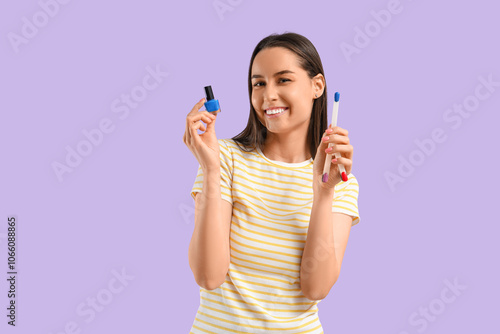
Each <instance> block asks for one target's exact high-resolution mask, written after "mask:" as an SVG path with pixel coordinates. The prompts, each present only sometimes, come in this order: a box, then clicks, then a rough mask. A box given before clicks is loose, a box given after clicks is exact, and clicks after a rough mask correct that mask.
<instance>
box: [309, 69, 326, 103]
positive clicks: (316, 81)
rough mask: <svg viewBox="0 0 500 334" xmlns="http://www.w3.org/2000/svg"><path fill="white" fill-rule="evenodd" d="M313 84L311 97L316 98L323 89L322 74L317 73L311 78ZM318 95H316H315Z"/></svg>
mask: <svg viewBox="0 0 500 334" xmlns="http://www.w3.org/2000/svg"><path fill="white" fill-rule="evenodd" d="M311 81H312V85H313V87H312V88H313V99H317V98H318V97H320V96H321V95H323V92H324V90H325V77H324V76H323V74H321V73H318V74H316V76H315V77H314V78H312V79H311ZM316 95H318V97H316Z"/></svg>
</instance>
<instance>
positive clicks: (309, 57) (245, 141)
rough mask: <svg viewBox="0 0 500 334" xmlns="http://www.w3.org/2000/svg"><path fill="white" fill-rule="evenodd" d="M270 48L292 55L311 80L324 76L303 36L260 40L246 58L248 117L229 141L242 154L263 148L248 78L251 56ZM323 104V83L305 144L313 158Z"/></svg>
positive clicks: (322, 128) (325, 114) (323, 123)
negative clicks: (248, 100)
mask: <svg viewBox="0 0 500 334" xmlns="http://www.w3.org/2000/svg"><path fill="white" fill-rule="evenodd" d="M272 47H283V48H286V49H288V50H290V51H292V52H293V53H295V54H296V55H297V56H298V58H299V66H300V67H301V68H302V69H304V70H305V71H306V72H307V75H308V76H309V78H311V79H312V78H313V77H314V76H316V75H317V74H318V73H321V74H322V75H323V77H324V76H325V72H324V71H323V65H322V63H321V58H320V57H319V54H318V51H317V50H316V48H315V47H314V45H313V44H312V43H311V41H309V39H307V38H306V37H304V36H302V35H299V34H296V33H292V32H287V33H283V34H271V35H269V36H267V37H265V38H264V39H263V40H261V41H260V42H259V44H257V46H256V47H255V49H254V51H253V54H252V58H251V59H250V67H249V69H248V96H249V99H250V114H249V116H248V123H247V126H246V128H245V129H244V130H243V131H242V132H240V133H239V134H238V135H236V136H234V137H233V138H232V139H233V140H234V141H235V142H236V144H237V145H238V146H239V147H240V148H241V149H242V150H244V151H246V152H249V151H253V150H254V149H255V147H259V148H260V149H263V146H264V143H265V140H266V136H267V129H266V127H265V126H264V125H262V123H260V121H259V119H258V118H257V114H256V112H255V109H254V107H253V105H252V79H251V75H252V65H253V61H254V59H255V56H257V54H258V53H259V52H260V51H262V50H264V49H266V48H272ZM325 81H326V79H325ZM327 105H328V104H327V91H326V82H325V87H324V92H323V94H322V95H321V96H320V97H318V98H317V99H315V100H314V102H313V107H312V113H311V118H310V120H309V128H308V130H307V141H308V142H309V149H310V153H311V155H312V158H313V159H314V157H315V156H316V150H317V148H318V146H319V144H320V143H321V136H322V135H323V132H324V131H325V130H326V128H327V127H328V120H327V118H328V111H327Z"/></svg>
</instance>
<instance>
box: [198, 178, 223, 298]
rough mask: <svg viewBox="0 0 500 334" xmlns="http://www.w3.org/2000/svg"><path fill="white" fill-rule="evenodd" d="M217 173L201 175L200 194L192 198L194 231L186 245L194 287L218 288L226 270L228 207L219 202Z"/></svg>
mask: <svg viewBox="0 0 500 334" xmlns="http://www.w3.org/2000/svg"><path fill="white" fill-rule="evenodd" d="M220 178H221V176H220V170H218V171H217V170H214V171H208V172H207V173H204V175H203V190H202V192H201V193H197V195H196V197H195V214H194V221H195V226H194V231H193V236H192V237H191V242H190V244H189V266H190V267H191V270H192V272H193V274H194V277H195V280H196V283H198V285H199V286H201V287H202V288H204V289H207V290H213V289H216V288H218V287H219V286H220V285H221V284H222V283H224V280H225V278H226V274H227V271H228V269H229V261H230V248H229V234H230V229H231V218H232V211H233V210H232V208H233V207H232V205H231V203H229V202H228V201H226V200H223V199H222V198H221V190H220Z"/></svg>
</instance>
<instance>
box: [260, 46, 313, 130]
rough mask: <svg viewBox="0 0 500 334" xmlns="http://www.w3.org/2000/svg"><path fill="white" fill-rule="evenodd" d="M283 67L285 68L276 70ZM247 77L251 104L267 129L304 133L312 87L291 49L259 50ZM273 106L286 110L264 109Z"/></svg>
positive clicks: (311, 98)
mask: <svg viewBox="0 0 500 334" xmlns="http://www.w3.org/2000/svg"><path fill="white" fill-rule="evenodd" d="M283 71H288V72H286V73H280V72H283ZM251 80H252V105H253V107H254V109H255V111H256V112H257V117H258V118H259V120H260V122H261V123H262V124H263V125H264V126H265V127H266V128H267V130H268V131H270V132H272V133H284V132H286V131H290V130H295V129H305V131H306V133H307V128H308V126H309V120H310V118H311V112H312V106H313V99H314V94H315V92H316V91H315V90H314V85H313V81H312V80H311V79H310V78H309V76H308V75H307V72H306V71H305V70H303V69H302V68H301V67H300V66H299V64H298V58H297V56H296V55H295V54H294V53H293V52H292V51H290V50H288V49H285V48H282V47H272V48H268V49H264V50H262V51H260V52H259V53H258V54H257V56H255V58H254V62H253V64H252V74H251ZM319 95H320V94H319V93H318V96H319ZM276 107H282V108H286V110H285V111H282V112H281V113H279V114H274V115H270V114H268V113H267V112H266V109H269V108H276Z"/></svg>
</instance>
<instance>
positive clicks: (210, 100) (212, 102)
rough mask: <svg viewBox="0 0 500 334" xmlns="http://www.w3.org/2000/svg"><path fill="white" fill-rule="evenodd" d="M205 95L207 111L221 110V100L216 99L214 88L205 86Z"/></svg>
mask: <svg viewBox="0 0 500 334" xmlns="http://www.w3.org/2000/svg"><path fill="white" fill-rule="evenodd" d="M205 95H206V96H207V102H205V108H206V109H207V111H217V110H219V109H220V106H219V100H216V99H214V93H213V92H212V86H205ZM221 111H222V110H221Z"/></svg>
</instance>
